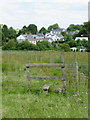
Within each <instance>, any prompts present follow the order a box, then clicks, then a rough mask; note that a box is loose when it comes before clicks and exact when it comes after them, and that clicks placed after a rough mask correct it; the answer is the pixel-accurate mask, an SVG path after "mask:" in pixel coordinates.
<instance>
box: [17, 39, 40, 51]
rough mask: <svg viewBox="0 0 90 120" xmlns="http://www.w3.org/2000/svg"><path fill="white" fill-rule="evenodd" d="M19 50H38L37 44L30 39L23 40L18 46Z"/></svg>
mask: <svg viewBox="0 0 90 120" xmlns="http://www.w3.org/2000/svg"><path fill="white" fill-rule="evenodd" d="M17 49H18V50H38V48H37V46H36V45H34V44H32V43H30V42H29V41H27V40H26V41H23V42H21V43H19V44H18V46H17Z"/></svg>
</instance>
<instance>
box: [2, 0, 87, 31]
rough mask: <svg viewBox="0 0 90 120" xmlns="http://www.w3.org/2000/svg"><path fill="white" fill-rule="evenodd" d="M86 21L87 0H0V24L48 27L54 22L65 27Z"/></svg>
mask: <svg viewBox="0 0 90 120" xmlns="http://www.w3.org/2000/svg"><path fill="white" fill-rule="evenodd" d="M37 1H38V2H37ZM86 21H88V0H0V24H6V25H7V26H9V27H11V26H12V27H13V28H15V29H17V28H18V29H21V28H22V27H23V26H24V25H26V26H28V25H29V24H36V25H37V27H38V29H40V28H41V27H43V26H44V27H45V28H48V26H49V25H52V24H55V23H58V24H59V26H60V27H63V28H67V27H68V26H69V25H70V24H83V22H86Z"/></svg>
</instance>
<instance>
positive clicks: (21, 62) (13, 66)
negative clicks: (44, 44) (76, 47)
mask: <svg viewBox="0 0 90 120" xmlns="http://www.w3.org/2000/svg"><path fill="white" fill-rule="evenodd" d="M38 53H39V54H38ZM38 53H36V52H12V51H4V52H3V61H2V62H3V64H2V71H3V73H4V76H7V74H9V73H10V79H8V81H10V84H13V83H14V85H13V86H14V87H18V88H20V87H22V88H24V87H26V86H27V84H26V82H25V81H26V74H25V71H26V68H25V64H26V61H27V63H29V62H30V66H29V67H30V70H31V72H30V80H32V79H40V77H38V78H36V77H35V75H34V76H32V77H31V75H32V69H31V68H32V66H31V65H38V64H39V65H41V64H43V63H46V64H47V65H48V64H49V65H50V64H51V65H54V64H56V65H57V66H59V65H61V63H62V59H61V58H62V57H60V52H56V53H55V55H54V53H53V52H46V53H42V52H38ZM73 54H74V53H73ZM80 54H81V53H80ZM70 55H71V53H70V54H69V55H66V53H64V57H65V59H64V60H65V61H64V65H65V67H64V68H63V67H62V66H63V63H62V66H60V67H62V72H61V73H60V71H59V70H57V71H58V73H60V74H58V75H57V76H59V75H60V76H62V77H63V79H62V77H56V76H55V77H53V78H52V77H51V76H50V77H46V78H45V79H50V80H51V79H57V78H58V79H59V80H60V79H61V81H62V80H63V82H64V83H63V86H64V84H65V88H66V90H67V91H68V92H73V91H75V92H77V94H78V92H80V91H81V87H82V86H83V88H85V89H87V86H88V77H87V75H85V74H84V72H82V71H86V70H87V66H88V64H86V63H87V62H86V63H84V64H82V63H81V61H78V57H77V62H78V64H77V62H76V63H75V59H76V58H75V55H71V56H72V57H70ZM77 56H78V55H77ZM83 56H84V55H83ZM84 58H85V57H84ZM67 59H69V60H68V62H67ZM70 59H72V60H70ZM85 59H86V58H85ZM45 60H46V61H45ZM43 61H44V62H43ZM72 61H73V63H72ZM33 63H35V64H33ZM53 63H54V64H53ZM80 63H81V64H80ZM46 64H43V66H45V65H46ZM27 66H28V65H27ZM57 66H56V67H57ZM84 66H85V67H84ZM60 67H59V68H60ZM53 69H54V68H53ZM28 70H29V69H28ZM63 70H64V71H65V74H64V76H63V73H64V72H63ZM53 71H54V70H53ZM5 74H6V75H5ZM14 75H15V76H14ZM28 76H29V75H28ZM82 76H83V77H82ZM14 77H17V78H16V80H15V81H13V79H14ZM33 77H34V78H33ZM64 77H65V81H64ZM21 78H22V79H23V78H24V82H23V81H22V82H20V81H21ZM41 79H43V78H42V76H41ZM41 79H40V80H41ZM84 79H85V80H84ZM35 82H36V81H35ZM52 82H53V81H52ZM59 82H60V81H59ZM60 83H61V82H60ZM30 85H31V88H32V86H34V85H33V82H32V83H30ZM59 85H60V86H61V85H62V84H59ZM6 86H7V87H8V85H5V86H4V87H6ZM11 88H12V87H11ZM63 88H64V87H63Z"/></svg>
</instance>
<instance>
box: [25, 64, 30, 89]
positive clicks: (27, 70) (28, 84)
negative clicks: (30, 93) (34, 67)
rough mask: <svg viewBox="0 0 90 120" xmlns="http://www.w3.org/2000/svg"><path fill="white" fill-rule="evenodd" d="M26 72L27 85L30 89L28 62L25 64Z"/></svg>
mask: <svg viewBox="0 0 90 120" xmlns="http://www.w3.org/2000/svg"><path fill="white" fill-rule="evenodd" d="M26 72H27V86H28V89H30V67H29V64H28V63H27V64H26Z"/></svg>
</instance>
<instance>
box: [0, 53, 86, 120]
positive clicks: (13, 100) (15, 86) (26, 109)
mask: <svg viewBox="0 0 90 120" xmlns="http://www.w3.org/2000/svg"><path fill="white" fill-rule="evenodd" d="M60 54H61V53H60V52H59V51H50V52H48V51H45V52H39V51H38V52H27V51H3V54H2V117H3V118H88V93H87V87H88V84H87V81H88V76H87V75H88V53H79V52H77V53H74V52H70V53H69V52H67V53H65V64H66V88H67V93H66V94H63V93H61V92H58V93H55V90H57V89H58V88H62V87H63V83H62V81H54V80H48V81H46V80H43V81H41V80H37V81H36V80H35V81H34V80H31V83H30V87H31V89H30V90H28V89H27V78H26V67H25V65H26V61H28V62H30V63H35V62H36V57H35V56H36V55H37V62H38V63H40V62H41V61H40V56H42V62H43V63H49V62H50V55H51V62H52V63H60V62H61V57H60ZM75 54H76V56H77V62H78V64H79V95H76V86H75V69H74V67H75ZM30 74H31V76H62V70H61V69H60V68H58V67H56V68H52V67H38V68H37V67H33V68H30ZM45 84H51V87H50V90H49V92H48V94H47V93H46V92H45V91H43V89H42V88H43V86H44V85H45Z"/></svg>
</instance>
